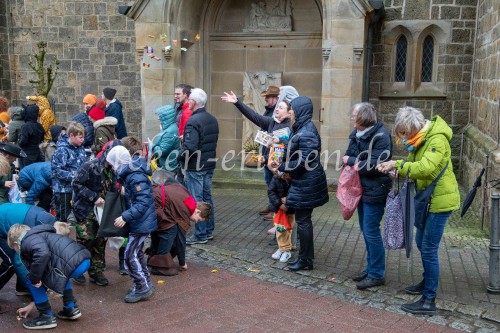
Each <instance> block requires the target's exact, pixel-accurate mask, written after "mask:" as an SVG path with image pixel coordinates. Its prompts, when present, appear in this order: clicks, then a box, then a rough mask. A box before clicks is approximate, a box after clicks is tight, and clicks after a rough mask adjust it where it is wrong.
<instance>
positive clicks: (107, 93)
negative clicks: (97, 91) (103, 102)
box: [102, 88, 116, 101]
mask: <svg viewBox="0 0 500 333" xmlns="http://www.w3.org/2000/svg"><path fill="white" fill-rule="evenodd" d="M102 93H103V94H104V97H106V99H108V100H110V101H111V100H112V99H113V98H115V94H116V90H115V89H113V88H104V89H103V90H102Z"/></svg>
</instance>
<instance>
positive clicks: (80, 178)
mask: <svg viewBox="0 0 500 333" xmlns="http://www.w3.org/2000/svg"><path fill="white" fill-rule="evenodd" d="M105 161H106V154H102V155H101V156H100V157H99V158H95V159H93V160H91V161H87V162H85V163H83V164H82V166H81V167H80V168H79V169H78V170H77V172H76V174H75V177H74V178H73V182H72V183H71V186H72V187H73V197H72V200H73V203H72V205H71V207H72V208H73V214H74V215H75V218H76V220H77V221H78V222H81V221H83V220H84V219H85V218H86V217H87V216H88V214H89V213H90V211H91V210H92V209H93V208H94V202H95V201H96V200H97V199H98V198H99V196H100V194H101V191H102V189H103V181H104V162H105Z"/></svg>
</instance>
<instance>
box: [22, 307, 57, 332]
mask: <svg viewBox="0 0 500 333" xmlns="http://www.w3.org/2000/svg"><path fill="white" fill-rule="evenodd" d="M35 305H36V309H37V310H38V313H39V316H38V317H36V318H34V319H30V320H28V321H25V322H24V323H23V327H24V328H27V329H29V330H41V329H47V328H54V327H56V326H57V322H56V317H55V316H54V314H53V313H52V309H51V307H50V303H49V302H43V303H39V304H35Z"/></svg>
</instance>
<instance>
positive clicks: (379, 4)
mask: <svg viewBox="0 0 500 333" xmlns="http://www.w3.org/2000/svg"><path fill="white" fill-rule="evenodd" d="M369 3H370V5H371V6H372V7H373V9H374V10H375V14H374V15H372V16H371V17H370V23H369V24H368V38H367V41H366V55H365V66H364V67H365V68H364V77H363V102H368V100H369V95H370V94H369V93H370V70H371V67H372V66H371V65H372V47H373V29H374V28H375V25H376V24H377V23H378V22H379V21H380V20H381V19H383V18H384V16H385V11H384V2H383V1H381V0H370V1H369Z"/></svg>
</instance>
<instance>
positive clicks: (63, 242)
mask: <svg viewBox="0 0 500 333" xmlns="http://www.w3.org/2000/svg"><path fill="white" fill-rule="evenodd" d="M20 248H21V260H22V262H23V263H24V265H25V266H26V267H27V268H28V270H29V272H28V278H29V279H30V281H31V283H32V284H33V285H34V284H37V283H38V282H40V281H41V282H42V283H43V285H44V286H46V287H47V288H50V289H51V290H53V291H55V292H56V293H58V294H62V293H63V292H64V289H65V287H66V284H67V283H68V281H69V278H70V276H71V274H72V273H73V272H74V271H75V269H76V268H77V267H78V266H79V265H80V264H81V263H82V262H83V261H84V260H86V259H90V252H89V251H88V250H87V249H86V248H85V246H84V245H82V244H79V243H77V242H75V241H74V240H72V239H71V238H69V237H66V236H63V235H58V234H56V229H55V228H54V227H53V226H51V225H39V226H36V227H33V228H32V229H31V230H28V232H27V233H26V235H25V236H24V238H23V239H22V240H21V246H20Z"/></svg>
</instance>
